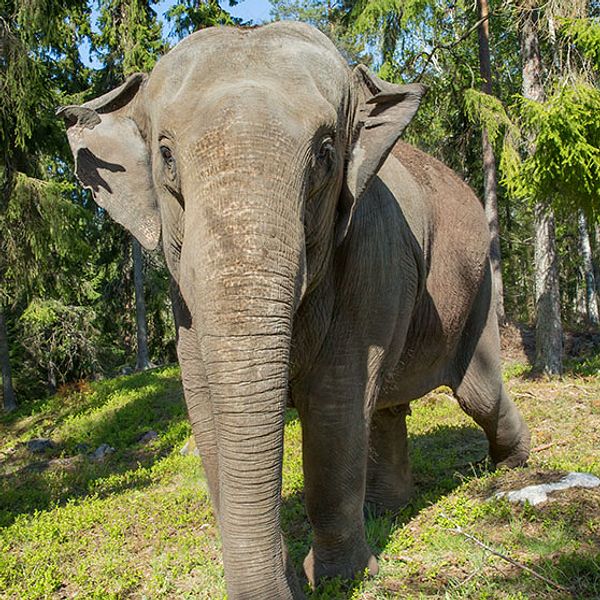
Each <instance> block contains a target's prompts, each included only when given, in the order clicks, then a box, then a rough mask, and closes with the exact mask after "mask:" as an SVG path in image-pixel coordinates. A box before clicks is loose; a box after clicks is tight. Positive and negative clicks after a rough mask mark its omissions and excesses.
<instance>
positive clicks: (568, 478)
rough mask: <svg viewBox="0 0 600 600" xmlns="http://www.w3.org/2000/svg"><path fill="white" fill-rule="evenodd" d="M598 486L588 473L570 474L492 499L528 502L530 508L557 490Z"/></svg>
mask: <svg viewBox="0 0 600 600" xmlns="http://www.w3.org/2000/svg"><path fill="white" fill-rule="evenodd" d="M599 485H600V479H598V477H596V476H594V475H591V474H590V473H575V472H571V473H569V474H568V475H565V477H563V478H562V479H561V480H560V481H557V482H556V483H540V484H538V485H528V486H527V487H524V488H523V489H520V490H513V491H512V492H498V493H497V494H496V495H495V496H493V497H494V498H506V499H507V500H508V501H509V502H514V503H515V504H516V503H521V504H525V503H526V502H529V504H531V505H532V506H535V505H536V504H541V503H542V502H546V500H548V494H549V493H551V492H556V491H559V490H567V489H569V488H573V487H581V488H594V487H598V486H599Z"/></svg>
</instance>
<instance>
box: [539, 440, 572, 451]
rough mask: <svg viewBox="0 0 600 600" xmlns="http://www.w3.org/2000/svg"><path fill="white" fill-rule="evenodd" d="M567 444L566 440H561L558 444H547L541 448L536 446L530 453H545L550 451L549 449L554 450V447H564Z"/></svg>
mask: <svg viewBox="0 0 600 600" xmlns="http://www.w3.org/2000/svg"><path fill="white" fill-rule="evenodd" d="M566 443H567V442H566V441H565V440H559V441H558V442H548V443H547V444H541V445H540V446H536V447H535V448H532V449H531V450H530V452H543V451H544V450H548V448H552V446H564V445H565V444H566Z"/></svg>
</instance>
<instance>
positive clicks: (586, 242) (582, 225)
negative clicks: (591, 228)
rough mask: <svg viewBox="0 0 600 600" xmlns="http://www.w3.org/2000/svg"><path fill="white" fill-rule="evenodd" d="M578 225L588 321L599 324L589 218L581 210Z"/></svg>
mask: <svg viewBox="0 0 600 600" xmlns="http://www.w3.org/2000/svg"><path fill="white" fill-rule="evenodd" d="M578 226H579V245H580V248H581V260H582V263H583V276H584V280H585V309H586V316H587V322H588V323H589V324H590V325H593V326H597V325H598V323H599V322H600V315H599V314H598V297H597V295H596V278H595V277H594V265H593V262H592V247H591V244H590V236H589V233H588V227H587V219H586V218H585V214H584V213H583V211H581V210H580V211H579V217H578Z"/></svg>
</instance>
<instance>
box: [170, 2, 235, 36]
mask: <svg viewBox="0 0 600 600" xmlns="http://www.w3.org/2000/svg"><path fill="white" fill-rule="evenodd" d="M236 4H237V0H229V6H235V5H236ZM165 16H166V17H167V21H169V22H170V23H172V24H173V29H172V31H171V33H172V34H173V35H174V36H175V37H176V38H177V39H182V38H184V37H185V36H186V35H189V34H190V33H193V32H194V31H198V30H199V29H204V28H205V27H213V26H215V25H240V24H241V20H240V19H236V18H234V17H232V16H231V15H230V14H229V13H228V12H227V11H226V10H225V9H224V8H222V7H221V5H220V4H219V2H217V0H183V1H180V2H176V3H175V4H174V5H173V6H172V7H171V8H169V10H168V11H167V13H166V15H165Z"/></svg>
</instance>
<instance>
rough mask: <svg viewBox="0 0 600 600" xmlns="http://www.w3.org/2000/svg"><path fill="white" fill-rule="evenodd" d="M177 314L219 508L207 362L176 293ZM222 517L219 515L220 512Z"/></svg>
mask: <svg viewBox="0 0 600 600" xmlns="http://www.w3.org/2000/svg"><path fill="white" fill-rule="evenodd" d="M172 300H173V313H174V316H175V324H176V327H177V355H178V358H179V365H180V367H181V380H182V384H183V392H184V396H185V402H186V406H187V410H188V415H189V419H190V423H191V425H192V432H193V434H194V440H195V442H196V447H197V448H198V451H199V452H200V456H201V458H202V466H203V467H204V473H205V474H206V480H207V483H208V490H209V493H210V497H211V500H212V505H213V509H214V510H215V513H218V508H219V467H218V452H217V440H216V432H215V426H214V422H213V412H212V406H211V401H210V393H209V389H208V383H207V379H206V372H205V368H204V362H203V361H202V356H201V353H200V348H199V345H198V341H197V337H196V331H195V330H194V328H193V325H192V322H191V317H190V315H189V312H188V311H187V308H186V307H185V305H184V302H183V300H182V299H181V298H180V297H179V294H178V293H173V294H172ZM216 516H217V517H218V514H216Z"/></svg>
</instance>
